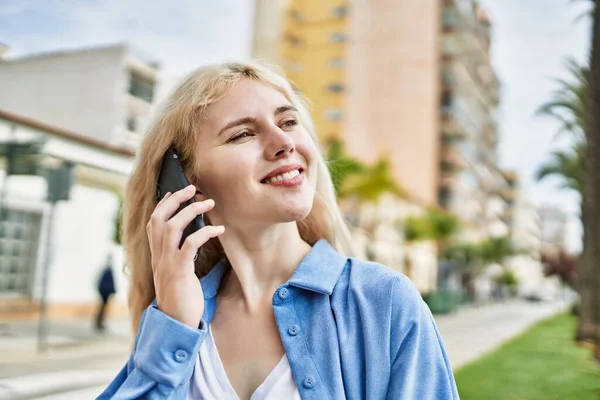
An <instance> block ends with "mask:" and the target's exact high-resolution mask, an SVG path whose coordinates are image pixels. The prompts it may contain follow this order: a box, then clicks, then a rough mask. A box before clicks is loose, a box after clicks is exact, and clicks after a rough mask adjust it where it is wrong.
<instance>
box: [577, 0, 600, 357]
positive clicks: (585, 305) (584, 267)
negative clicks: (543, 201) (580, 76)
mask: <svg viewBox="0 0 600 400" xmlns="http://www.w3.org/2000/svg"><path fill="white" fill-rule="evenodd" d="M592 26H593V28H592V39H591V40H592V45H591V54H590V73H589V88H588V93H587V97H586V103H585V104H586V107H585V109H586V113H585V124H584V128H585V129H584V132H585V137H586V143H587V149H586V150H587V151H586V153H585V176H584V185H583V215H584V218H583V254H582V257H581V261H580V264H579V267H580V269H579V279H578V282H577V288H578V292H579V295H580V300H581V307H580V311H579V324H578V329H577V339H578V340H584V341H589V342H590V343H593V344H594V356H595V357H596V359H597V360H600V337H599V335H600V243H599V241H600V209H599V205H598V201H600V173H598V171H599V170H600V169H599V168H600V113H599V112H598V110H600V5H599V4H598V0H596V1H593V23H592Z"/></svg>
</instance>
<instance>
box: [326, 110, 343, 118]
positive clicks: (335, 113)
mask: <svg viewBox="0 0 600 400" xmlns="http://www.w3.org/2000/svg"><path fill="white" fill-rule="evenodd" d="M342 117H343V114H342V111H341V110H338V109H337V108H330V109H329V110H327V111H325V118H327V119H328V120H330V121H339V120H341V119H342Z"/></svg>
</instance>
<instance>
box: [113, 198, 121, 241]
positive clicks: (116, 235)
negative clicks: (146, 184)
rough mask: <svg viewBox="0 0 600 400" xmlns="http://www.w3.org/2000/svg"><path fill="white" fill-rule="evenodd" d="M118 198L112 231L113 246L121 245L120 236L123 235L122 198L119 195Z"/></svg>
mask: <svg viewBox="0 0 600 400" xmlns="http://www.w3.org/2000/svg"><path fill="white" fill-rule="evenodd" d="M118 196H119V197H118V198H119V206H118V208H117V212H116V215H115V221H114V223H115V225H114V231H113V241H114V242H115V244H119V245H120V244H121V234H122V233H123V196H122V195H121V194H119V195H118Z"/></svg>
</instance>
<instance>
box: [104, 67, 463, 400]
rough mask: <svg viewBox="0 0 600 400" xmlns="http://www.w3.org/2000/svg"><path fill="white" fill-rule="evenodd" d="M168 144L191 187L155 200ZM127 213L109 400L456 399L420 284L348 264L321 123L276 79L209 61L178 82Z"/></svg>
mask: <svg viewBox="0 0 600 400" xmlns="http://www.w3.org/2000/svg"><path fill="white" fill-rule="evenodd" d="M170 147H175V148H176V149H177V150H178V152H179V158H180V161H181V163H182V167H183V170H184V173H185V174H186V176H187V178H188V180H189V181H190V182H191V183H192V185H193V186H190V187H188V188H185V189H183V190H181V191H178V192H176V193H172V194H168V195H167V196H165V198H164V199H163V200H162V201H160V202H159V203H158V204H156V200H155V190H156V181H157V176H158V173H159V168H160V165H161V162H162V159H163V155H164V153H165V151H166V150H167V149H168V148H170ZM194 196H195V199H196V200H197V202H196V203H194V204H193V205H190V206H187V207H185V208H184V209H183V210H182V211H180V212H179V213H177V212H176V211H177V209H178V207H179V205H180V204H181V203H182V202H184V201H186V200H188V199H191V198H192V197H194ZM201 213H205V217H206V220H207V222H209V223H208V224H207V226H206V227H204V228H202V229H200V230H199V231H197V232H196V233H194V234H192V235H190V236H189V237H188V238H187V239H186V240H185V242H184V244H183V246H182V247H181V249H180V248H179V242H180V239H181V235H182V231H183V229H184V228H185V227H186V226H187V225H188V224H189V223H190V221H192V220H193V219H194V218H195V217H196V216H197V215H198V214H201ZM124 217H125V218H124V223H125V225H124V239H125V247H126V250H127V258H128V265H129V267H130V270H131V289H130V306H131V311H132V316H133V323H134V328H135V330H136V331H137V337H136V340H135V344H134V350H133V353H132V355H131V357H130V359H129V361H128V363H127V365H126V366H125V367H124V368H123V370H122V371H121V372H120V373H119V375H118V376H117V377H116V378H115V380H114V381H113V382H112V383H111V384H110V385H109V386H108V388H107V389H106V390H105V391H104V393H102V394H101V395H100V396H99V399H138V398H144V399H146V398H148V399H182V400H183V399H238V398H239V399H253V400H259V399H300V398H302V399H319V400H323V399H419V400H433V399H444V400H446V399H458V394H457V391H456V387H455V383H454V378H453V376H452V371H451V369H450V365H449V363H448V360H447V358H446V354H445V351H444V348H443V345H442V341H441V339H440V336H439V334H438V331H437V329H436V326H435V323H434V321H433V318H432V316H431V313H430V312H429V310H428V308H427V306H426V305H425V304H424V302H423V301H422V299H421V297H420V296H419V293H418V292H417V291H416V290H415V288H414V286H413V285H412V283H411V282H410V281H409V280H408V279H407V278H406V277H404V276H403V275H401V274H399V273H397V272H395V271H393V270H391V269H389V268H387V267H385V266H383V265H379V264H376V263H371V262H364V261H360V260H357V259H354V258H349V257H347V255H350V254H351V248H352V246H351V243H350V242H349V239H348V238H349V236H348V230H347V228H346V226H345V225H344V221H343V219H342V216H341V214H340V211H339V209H338V207H337V204H336V200H335V193H334V190H333V185H332V182H331V177H330V175H329V173H328V170H327V165H326V162H325V160H324V158H323V155H322V153H321V151H320V150H319V146H318V144H317V139H316V136H315V132H314V128H313V125H312V121H311V119H310V117H309V114H308V112H307V109H306V107H305V106H304V104H303V102H302V100H301V99H300V98H299V95H298V94H297V93H295V92H294V91H293V90H292V89H291V87H290V85H289V83H288V82H287V81H286V80H285V79H284V78H283V77H282V76H280V75H278V74H277V73H275V72H273V71H271V70H270V69H268V68H266V67H264V66H261V65H258V64H243V63H226V64H221V65H214V66H209V67H204V68H201V69H199V70H198V71H196V72H194V73H193V74H192V75H191V76H189V77H188V78H187V79H186V80H185V81H184V82H183V83H182V84H181V85H180V86H179V88H178V89H177V90H176V91H175V92H174V93H173V95H172V96H171V97H170V98H169V100H168V101H167V102H166V104H165V105H164V108H163V110H162V112H161V113H160V114H159V115H158V117H157V120H156V121H155V123H154V125H153V127H152V128H151V129H150V131H149V133H148V134H147V136H146V137H145V139H144V143H143V144H142V146H141V148H140V150H139V152H138V155H137V166H136V168H135V170H134V171H133V173H132V176H131V178H130V181H129V184H128V187H127V193H126V200H125V215H124ZM198 248H199V249H200V253H199V256H198V258H197V260H196V261H194V259H195V256H196V253H197V250H198ZM344 254H345V255H344Z"/></svg>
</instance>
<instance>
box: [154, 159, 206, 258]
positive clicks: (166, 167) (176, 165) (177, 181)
mask: <svg viewBox="0 0 600 400" xmlns="http://www.w3.org/2000/svg"><path fill="white" fill-rule="evenodd" d="M189 185H190V183H189V182H188V180H187V178H186V177H185V174H184V173H183V168H181V163H180V162H179V155H178V154H177V150H176V149H174V148H170V149H168V150H167V151H166V153H165V156H164V157H163V161H162V166H161V168H160V172H159V174H158V181H157V183H156V202H157V203H158V202H159V201H161V200H162V198H163V197H165V195H166V194H167V192H171V193H175V192H177V191H179V190H181V189H183V188H186V187H188V186H189ZM195 201H196V200H195V198H194V197H192V198H191V199H189V200H188V201H186V202H183V203H181V205H180V206H179V209H178V210H177V212H179V211H181V210H183V209H184V208H185V207H187V206H188V205H190V204H193V203H194V202H195ZM204 225H205V223H204V214H200V215H198V216H197V217H196V218H194V220H193V221H192V222H190V224H189V225H188V226H187V227H186V228H185V229H184V230H183V235H182V236H181V241H180V242H179V248H181V246H182V245H183V242H184V241H185V239H186V238H187V237H188V236H190V235H191V234H192V233H194V232H196V231H197V230H199V229H202V228H203V227H204ZM198 251H199V250H198ZM197 257H198V255H197V254H196V258H197ZM194 261H195V259H194Z"/></svg>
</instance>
